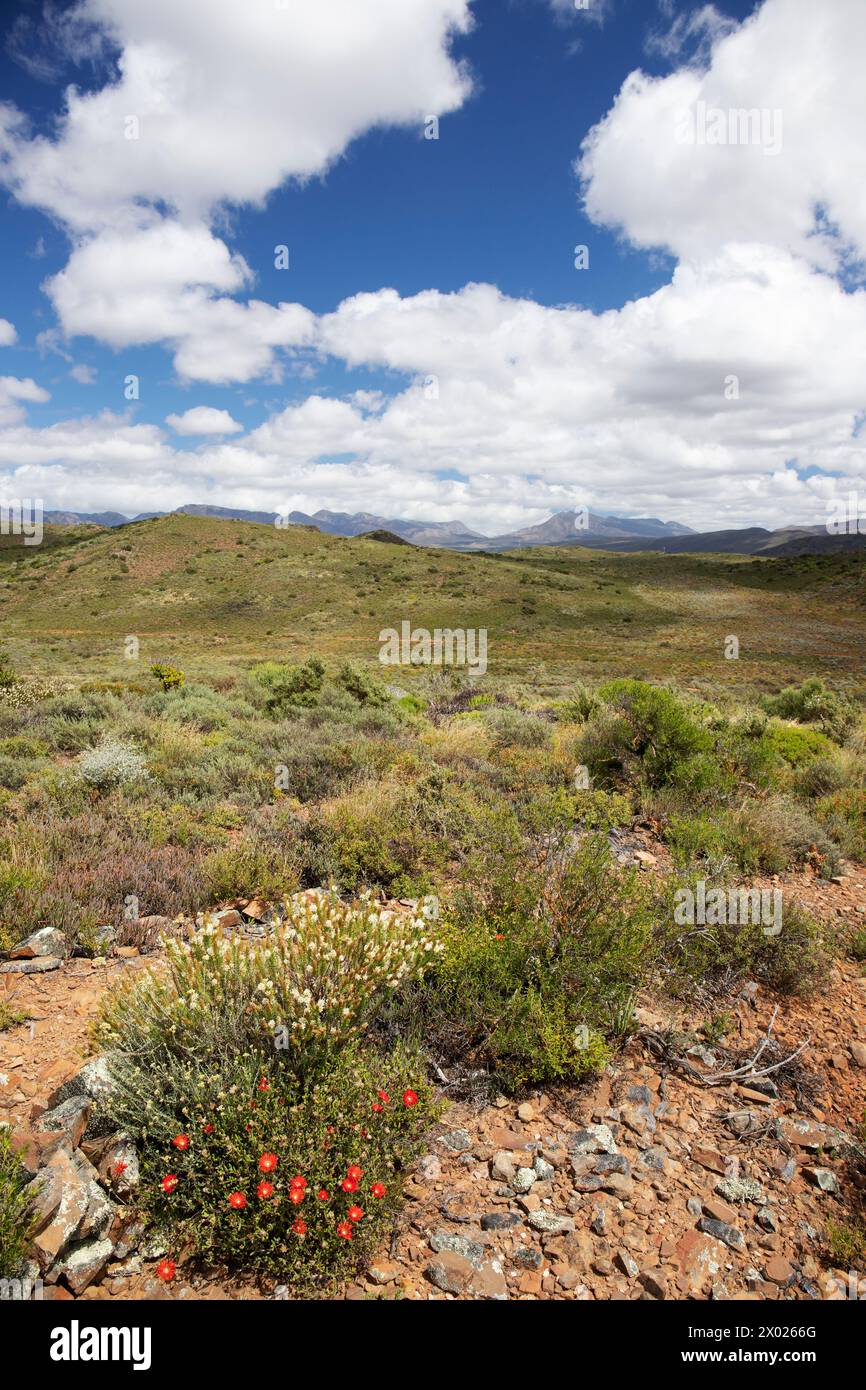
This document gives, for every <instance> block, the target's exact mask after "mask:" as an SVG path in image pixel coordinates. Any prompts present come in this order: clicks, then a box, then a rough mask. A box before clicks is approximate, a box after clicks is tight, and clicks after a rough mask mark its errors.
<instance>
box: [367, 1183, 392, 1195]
mask: <svg viewBox="0 0 866 1390" xmlns="http://www.w3.org/2000/svg"><path fill="white" fill-rule="evenodd" d="M387 1190H388V1189H387V1188H386V1187H385V1184H384V1183H381V1182H374V1183H373V1186H372V1187H371V1188H370V1195H371V1196H372V1197H384V1196H385V1193H386V1192H387Z"/></svg>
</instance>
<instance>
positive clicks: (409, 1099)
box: [403, 1091, 418, 1105]
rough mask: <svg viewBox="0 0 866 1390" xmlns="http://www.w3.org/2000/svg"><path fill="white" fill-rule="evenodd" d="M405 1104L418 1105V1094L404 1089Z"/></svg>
mask: <svg viewBox="0 0 866 1390" xmlns="http://www.w3.org/2000/svg"><path fill="white" fill-rule="evenodd" d="M403 1104H404V1105H417V1104H418V1097H417V1096H416V1094H415V1092H414V1091H404V1092H403Z"/></svg>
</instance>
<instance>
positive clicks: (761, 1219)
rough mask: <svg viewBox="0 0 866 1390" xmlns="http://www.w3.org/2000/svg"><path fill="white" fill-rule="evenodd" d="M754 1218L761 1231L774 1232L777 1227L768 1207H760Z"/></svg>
mask: <svg viewBox="0 0 866 1390" xmlns="http://www.w3.org/2000/svg"><path fill="white" fill-rule="evenodd" d="M755 1220H756V1221H757V1223H758V1225H759V1226H760V1227H761V1230H763V1231H770V1232H774V1231H777V1230H778V1229H779V1227H778V1223H777V1221H776V1218H775V1216H774V1215H773V1212H772V1211H771V1210H770V1208H769V1207H762V1208H761V1210H760V1211H759V1212H758V1214H757V1216H756V1217H755Z"/></svg>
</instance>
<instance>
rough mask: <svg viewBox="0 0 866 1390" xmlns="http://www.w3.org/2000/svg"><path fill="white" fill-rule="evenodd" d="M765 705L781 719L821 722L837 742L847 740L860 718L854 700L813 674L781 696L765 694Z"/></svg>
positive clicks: (787, 688)
mask: <svg viewBox="0 0 866 1390" xmlns="http://www.w3.org/2000/svg"><path fill="white" fill-rule="evenodd" d="M761 706H762V708H763V709H765V710H766V711H767V713H768V714H775V715H778V716H779V718H781V719H796V720H798V721H799V722H800V723H801V724H818V725H819V726H820V728H821V730H822V732H823V733H825V734H827V736H828V737H829V738H832V739H834V740H835V742H836V743H842V742H844V739H845V737H846V735H847V734H848V733H849V732H850V731H851V729H853V727H854V725H855V724H856V722H857V718H858V710H857V706H856V704H855V703H854V701H853V700H849V699H848V697H847V696H845V695H841V694H839V693H838V692H837V691H834V690H831V689H830V688H829V686H827V685H825V684H824V682H823V681H822V680H819V679H818V677H817V676H811V677H810V678H809V679H808V680H805V681H804V682H803V684H802V685H800V686H795V685H789V686H786V687H785V689H784V690H782V691H780V692H779V694H778V695H765V696H763V697H762V699H761Z"/></svg>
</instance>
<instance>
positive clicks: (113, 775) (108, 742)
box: [78, 738, 150, 791]
mask: <svg viewBox="0 0 866 1390" xmlns="http://www.w3.org/2000/svg"><path fill="white" fill-rule="evenodd" d="M78 775H79V777H80V778H81V780H82V781H83V782H86V783H87V785H88V786H90V787H95V788H96V789H97V790H98V791H105V790H106V789H108V788H111V787H119V786H123V785H126V784H129V783H135V782H144V781H146V780H147V778H148V776H149V775H150V774H149V773H148V770H147V763H146V762H145V760H144V758H143V757H142V755H141V753H139V751H138V749H137V748H134V747H133V746H132V745H131V744H129V743H121V742H120V740H119V739H114V738H107V739H104V740H103V742H102V743H100V744H98V745H97V747H96V748H90V749H88V750H87V751H86V752H84V753H82V754H80V756H79V758H78Z"/></svg>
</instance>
